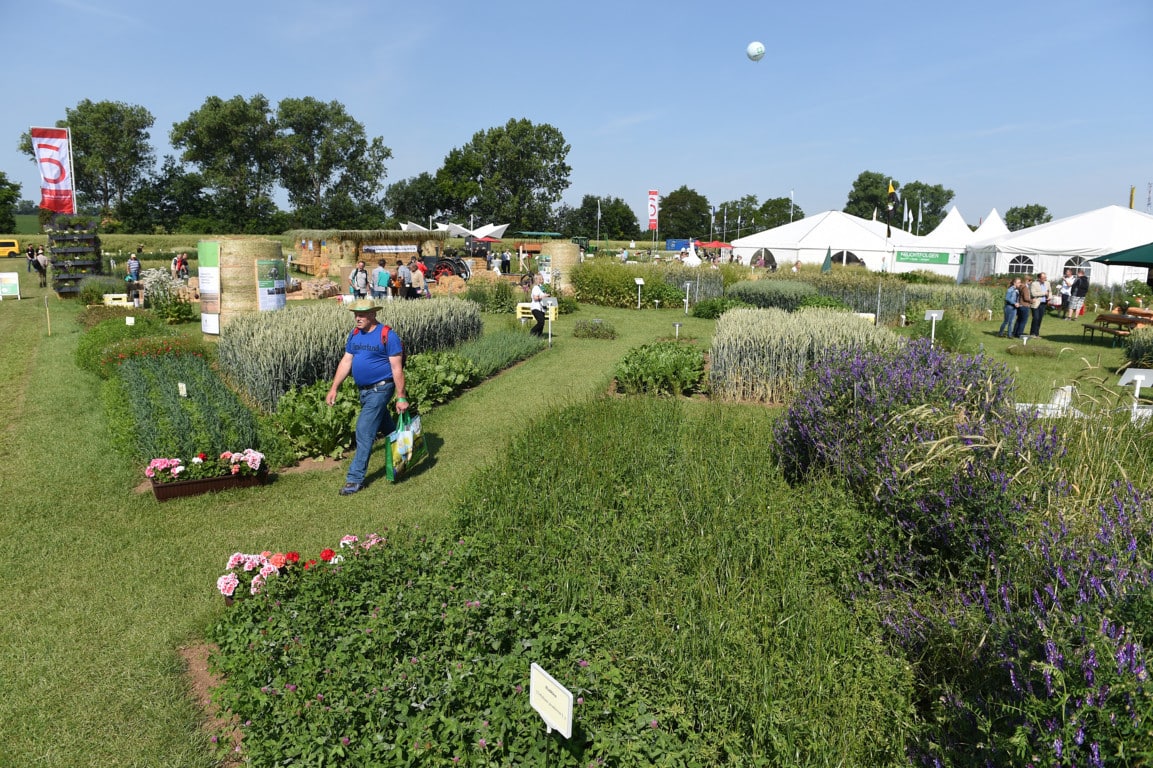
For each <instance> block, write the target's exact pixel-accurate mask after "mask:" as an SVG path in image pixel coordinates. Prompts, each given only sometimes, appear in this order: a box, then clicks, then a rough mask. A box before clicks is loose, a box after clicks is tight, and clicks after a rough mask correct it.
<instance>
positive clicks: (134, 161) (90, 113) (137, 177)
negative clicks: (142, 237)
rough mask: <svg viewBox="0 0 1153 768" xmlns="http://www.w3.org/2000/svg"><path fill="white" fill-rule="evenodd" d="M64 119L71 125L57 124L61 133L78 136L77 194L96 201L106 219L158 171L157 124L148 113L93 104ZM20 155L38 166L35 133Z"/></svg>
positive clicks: (74, 145)
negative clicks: (63, 130) (154, 134)
mask: <svg viewBox="0 0 1153 768" xmlns="http://www.w3.org/2000/svg"><path fill="white" fill-rule="evenodd" d="M64 114H65V116H66V119H64V120H58V121H56V127H57V128H69V129H71V132H72V164H73V166H74V168H73V171H74V174H75V178H74V179H73V182H74V183H75V187H76V192H77V193H78V195H79V196H81V198H84V197H87V198H89V199H90V200H92V201H95V202H96V203H97V205H98V206H99V209H100V212H101V213H111V212H113V210H114V208H116V207H118V206H120V205H121V204H123V202H124V200H125V198H126V197H127V196H128V195H130V194H131V193H132V191H133V190H134V189H136V187H138V186H139V185H140V184H142V183H143V182H144V178H145V176H146V175H147V173H148V171H149V169H151V168H152V164H153V162H154V159H155V156H154V154H153V151H152V145H151V144H150V143H149V139H150V138H151V134H150V133H149V129H150V128H152V124H153V123H155V122H156V118H154V117H153V116H152V113H151V112H149V111H148V110H147V109H145V108H144V107H139V106H132V105H129V104H124V103H122V102H118V101H97V102H93V101H90V100H88V99H84V100H83V101H81V102H80V103H79V104H77V105H76V106H75V107H73V108H71V109H66V110H64ZM20 149H21V151H23V152H24V154H26V155H28V157H30V158H32V159H33V160H35V158H36V154H35V152H34V151H33V149H32V135H31V133H26V134H24V136H23V137H22V138H21V140H20Z"/></svg>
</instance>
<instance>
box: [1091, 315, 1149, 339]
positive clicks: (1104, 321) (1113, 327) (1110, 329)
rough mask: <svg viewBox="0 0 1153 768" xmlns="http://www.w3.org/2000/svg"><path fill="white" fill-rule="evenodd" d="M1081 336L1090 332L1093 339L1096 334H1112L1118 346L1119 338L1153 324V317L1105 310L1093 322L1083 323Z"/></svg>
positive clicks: (1103, 335)
mask: <svg viewBox="0 0 1153 768" xmlns="http://www.w3.org/2000/svg"><path fill="white" fill-rule="evenodd" d="M1081 326H1082V331H1081V337H1082V338H1084V336H1085V334H1089V340H1090V341H1092V340H1093V339H1094V338H1095V336H1096V334H1098V333H1100V334H1101V336H1102V337H1105V336H1111V337H1112V338H1113V346H1116V344H1117V339H1123V338H1125V337H1127V336H1129V334H1131V333H1133V331H1134V330H1135V329H1137V328H1146V327H1149V326H1153V317H1145V316H1138V315H1126V314H1121V313H1120V312H1104V313H1102V314H1100V315H1097V318H1096V319H1095V320H1094V321H1093V322H1091V323H1082V324H1081Z"/></svg>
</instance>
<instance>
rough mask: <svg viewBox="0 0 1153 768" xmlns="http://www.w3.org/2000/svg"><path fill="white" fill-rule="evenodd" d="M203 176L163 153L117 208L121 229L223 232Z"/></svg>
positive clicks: (163, 231) (148, 231)
mask: <svg viewBox="0 0 1153 768" xmlns="http://www.w3.org/2000/svg"><path fill="white" fill-rule="evenodd" d="M205 186H206V185H205V182H204V178H203V177H202V176H201V175H200V174H198V173H189V172H188V171H186V170H185V169H184V167H183V166H182V165H180V164H179V163H177V162H176V158H174V157H172V156H171V155H167V156H165V158H164V163H163V164H162V165H161V167H160V170H159V171H158V172H156V173H153V174H152V175H150V176H149V178H148V179H147V180H146V181H145V183H143V184H141V185H140V187H139V188H138V189H137V190H136V191H135V192H134V193H133V194H132V196H131V197H130V198H128V200H126V201H125V203H124V205H123V206H121V208H120V209H119V210H118V213H119V217H120V226H121V231H123V232H136V233H141V234H145V233H157V234H163V233H175V232H196V233H205V234H213V233H224V232H227V228H226V227H225V225H224V223H223V222H222V221H220V220H218V219H217V217H216V211H215V206H214V204H213V200H212V198H211V196H210V195H209V194H208V192H207V191H206V190H205Z"/></svg>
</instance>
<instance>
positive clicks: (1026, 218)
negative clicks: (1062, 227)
mask: <svg viewBox="0 0 1153 768" xmlns="http://www.w3.org/2000/svg"><path fill="white" fill-rule="evenodd" d="M1052 220H1053V215H1052V214H1050V213H1049V209H1048V208H1046V207H1045V206H1043V205H1038V204H1037V203H1030V204H1029V205H1016V206H1013V207H1012V208H1010V209H1009V210H1007V211H1005V226H1006V227H1008V228H1009V231H1010V232H1016V231H1017V230H1019V229H1025V228H1027V227H1035V226H1037V225H1038V224H1044V223H1045V222H1048V221H1052Z"/></svg>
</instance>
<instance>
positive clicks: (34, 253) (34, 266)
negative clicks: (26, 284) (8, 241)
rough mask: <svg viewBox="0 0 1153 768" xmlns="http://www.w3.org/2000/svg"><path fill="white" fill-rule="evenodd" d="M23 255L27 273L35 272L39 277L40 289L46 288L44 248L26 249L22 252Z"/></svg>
mask: <svg viewBox="0 0 1153 768" xmlns="http://www.w3.org/2000/svg"><path fill="white" fill-rule="evenodd" d="M24 255H25V256H26V257H27V259H28V267H27V269H28V271H29V272H35V273H36V274H37V275H39V277H40V287H41V288H47V287H48V257H47V256H45V255H44V248H42V247H41V248H37V249H35V250H33V249H32V246H28V249H27V250H26V251H24Z"/></svg>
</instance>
